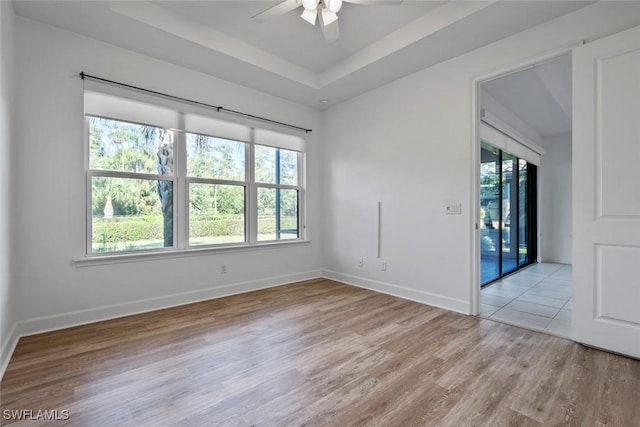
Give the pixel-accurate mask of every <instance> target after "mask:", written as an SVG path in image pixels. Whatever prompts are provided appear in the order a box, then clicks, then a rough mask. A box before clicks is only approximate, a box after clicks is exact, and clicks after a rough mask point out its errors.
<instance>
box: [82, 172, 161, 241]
mask: <svg viewBox="0 0 640 427" xmlns="http://www.w3.org/2000/svg"><path fill="white" fill-rule="evenodd" d="M91 210H92V230H93V235H92V238H91V241H92V245H91V250H92V252H94V253H101V252H118V251H131V250H143V249H156V248H164V247H172V246H173V182H171V181H165V180H160V181H155V180H148V179H129V178H108V177H93V178H92V179H91Z"/></svg>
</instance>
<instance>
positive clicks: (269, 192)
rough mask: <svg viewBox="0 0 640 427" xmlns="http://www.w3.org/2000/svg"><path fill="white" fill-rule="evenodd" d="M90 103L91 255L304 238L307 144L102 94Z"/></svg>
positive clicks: (87, 97)
mask: <svg viewBox="0 0 640 427" xmlns="http://www.w3.org/2000/svg"><path fill="white" fill-rule="evenodd" d="M85 100H86V102H85V111H86V124H87V147H88V149H87V152H88V156H87V157H88V162H87V171H86V176H87V210H88V212H87V230H88V233H87V254H88V255H97V254H104V253H119V252H127V251H150V250H154V251H158V250H167V249H170V250H183V249H190V248H202V247H207V246H211V247H220V246H239V245H240V246H241V245H254V244H259V243H264V242H277V241H280V240H291V239H302V238H303V237H304V236H303V234H304V233H303V231H304V226H301V224H304V222H303V220H302V217H301V215H302V212H303V209H302V205H301V203H302V201H303V200H304V197H303V192H304V188H303V187H302V182H303V171H302V165H303V156H304V145H303V140H302V138H300V137H298V136H295V135H289V134H285V133H279V132H275V131H271V130H264V129H255V128H251V127H249V126H246V125H242V124H237V123H232V122H223V121H221V120H219V119H213V118H210V117H206V116H202V115H196V114H192V113H183V112H179V111H175V110H173V111H172V110H167V109H165V108H160V107H158V106H156V105H147V104H145V103H142V102H138V101H132V100H129V99H118V98H114V97H111V96H108V95H104V94H99V93H93V92H88V93H86V94H85ZM161 110H162V111H161ZM142 123H144V124H142Z"/></svg>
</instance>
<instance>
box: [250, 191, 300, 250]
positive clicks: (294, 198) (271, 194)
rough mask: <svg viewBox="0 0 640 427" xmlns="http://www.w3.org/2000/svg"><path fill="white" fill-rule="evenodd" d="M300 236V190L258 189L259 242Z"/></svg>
mask: <svg viewBox="0 0 640 427" xmlns="http://www.w3.org/2000/svg"><path fill="white" fill-rule="evenodd" d="M299 236H300V233H299V227H298V190H284V189H276V188H258V241H264V240H284V239H297V238H298V237H299Z"/></svg>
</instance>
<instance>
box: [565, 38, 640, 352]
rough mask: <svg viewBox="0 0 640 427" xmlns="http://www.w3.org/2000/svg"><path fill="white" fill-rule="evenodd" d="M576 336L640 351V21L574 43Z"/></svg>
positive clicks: (583, 340)
mask: <svg viewBox="0 0 640 427" xmlns="http://www.w3.org/2000/svg"><path fill="white" fill-rule="evenodd" d="M573 236H574V238H573V254H574V255H573V318H572V321H573V338H574V340H575V341H578V342H581V343H584V344H586V345H590V346H594V347H598V348H603V349H606V350H609V351H613V352H616V353H621V354H625V355H629V356H632V357H635V358H640V27H635V28H632V29H629V30H626V31H623V32H620V33H617V34H614V35H611V36H608V37H605V38H603V39H600V40H597V41H594V42H592V43H589V44H586V45H584V46H581V47H578V48H576V49H574V50H573Z"/></svg>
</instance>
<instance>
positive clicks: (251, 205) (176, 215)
mask: <svg viewBox="0 0 640 427" xmlns="http://www.w3.org/2000/svg"><path fill="white" fill-rule="evenodd" d="M178 114H179V118H180V125H181V127H182V128H184V126H183V125H184V122H185V120H184V117H185V114H184V113H182V112H178ZM90 117H96V118H102V119H107V120H113V121H118V122H124V123H129V124H134V125H139V126H150V127H155V128H161V129H165V128H163V127H162V126H159V125H153V124H148V123H138V122H136V121H133V120H126V119H121V118H113V117H107V116H101V115H97V114H90V113H86V112H85V113H84V114H83V118H84V138H83V139H84V157H85V162H84V163H85V186H86V188H85V198H86V203H85V210H86V214H85V220H86V226H85V251H84V257H83V259H85V260H91V259H93V260H98V259H100V258H103V259H115V258H118V259H120V258H123V259H126V258H131V259H136V258H145V257H146V256H148V255H153V254H158V255H161V254H165V255H166V254H188V253H190V252H192V253H202V252H203V251H224V250H238V249H242V248H255V247H277V246H279V245H290V244H292V243H294V244H295V243H305V242H307V240H306V238H307V236H306V215H305V200H306V192H305V188H306V185H305V162H306V149H304V148H303V149H302V151H299V150H295V149H290V148H283V147H274V148H281V149H284V150H288V151H293V152H295V153H297V185H284V184H265V183H256V182H255V148H256V146H258V145H259V146H266V147H271V146H270V145H265V144H260V143H257V142H256V141H255V130H256V129H257V128H256V127H254V126H247V127H248V128H249V131H250V138H249V139H250V140H249V141H242V140H238V139H233V138H228V137H221V136H216V135H208V134H206V133H201V132H189V131H184V130H177V129H166V130H168V131H170V132H172V134H173V155H174V173H173V175H159V174H148V173H136V172H121V171H107V170H98V169H91V167H90V156H91V147H90V123H89V118H90ZM218 120H219V119H218ZM230 123H234V122H230ZM187 133H191V134H195V135H202V136H206V137H212V138H218V139H221V140H226V141H233V142H238V143H241V144H244V147H245V166H244V167H245V176H244V178H245V179H244V181H232V180H221V179H211V178H196V177H189V176H188V171H187V143H186V139H187V138H186V135H187ZM94 177H107V178H109V177H113V178H127V179H149V180H155V181H157V180H165V181H171V182H172V183H173V192H174V193H173V246H170V247H162V248H153V249H131V250H121V251H112V252H94V251H93V209H92V196H93V195H92V179H93V178H94ZM192 183H201V184H219V185H233V186H242V187H243V188H244V193H245V205H244V216H245V240H244V242H237V243H236V242H234V243H216V244H206V245H190V244H189V223H190V218H189V185H190V184H192ZM258 187H266V188H281V189H292V190H297V191H298V215H297V216H298V236H297V238H294V239H276V240H260V241H258V215H257V214H258V207H257V204H258V203H257V193H258Z"/></svg>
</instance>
